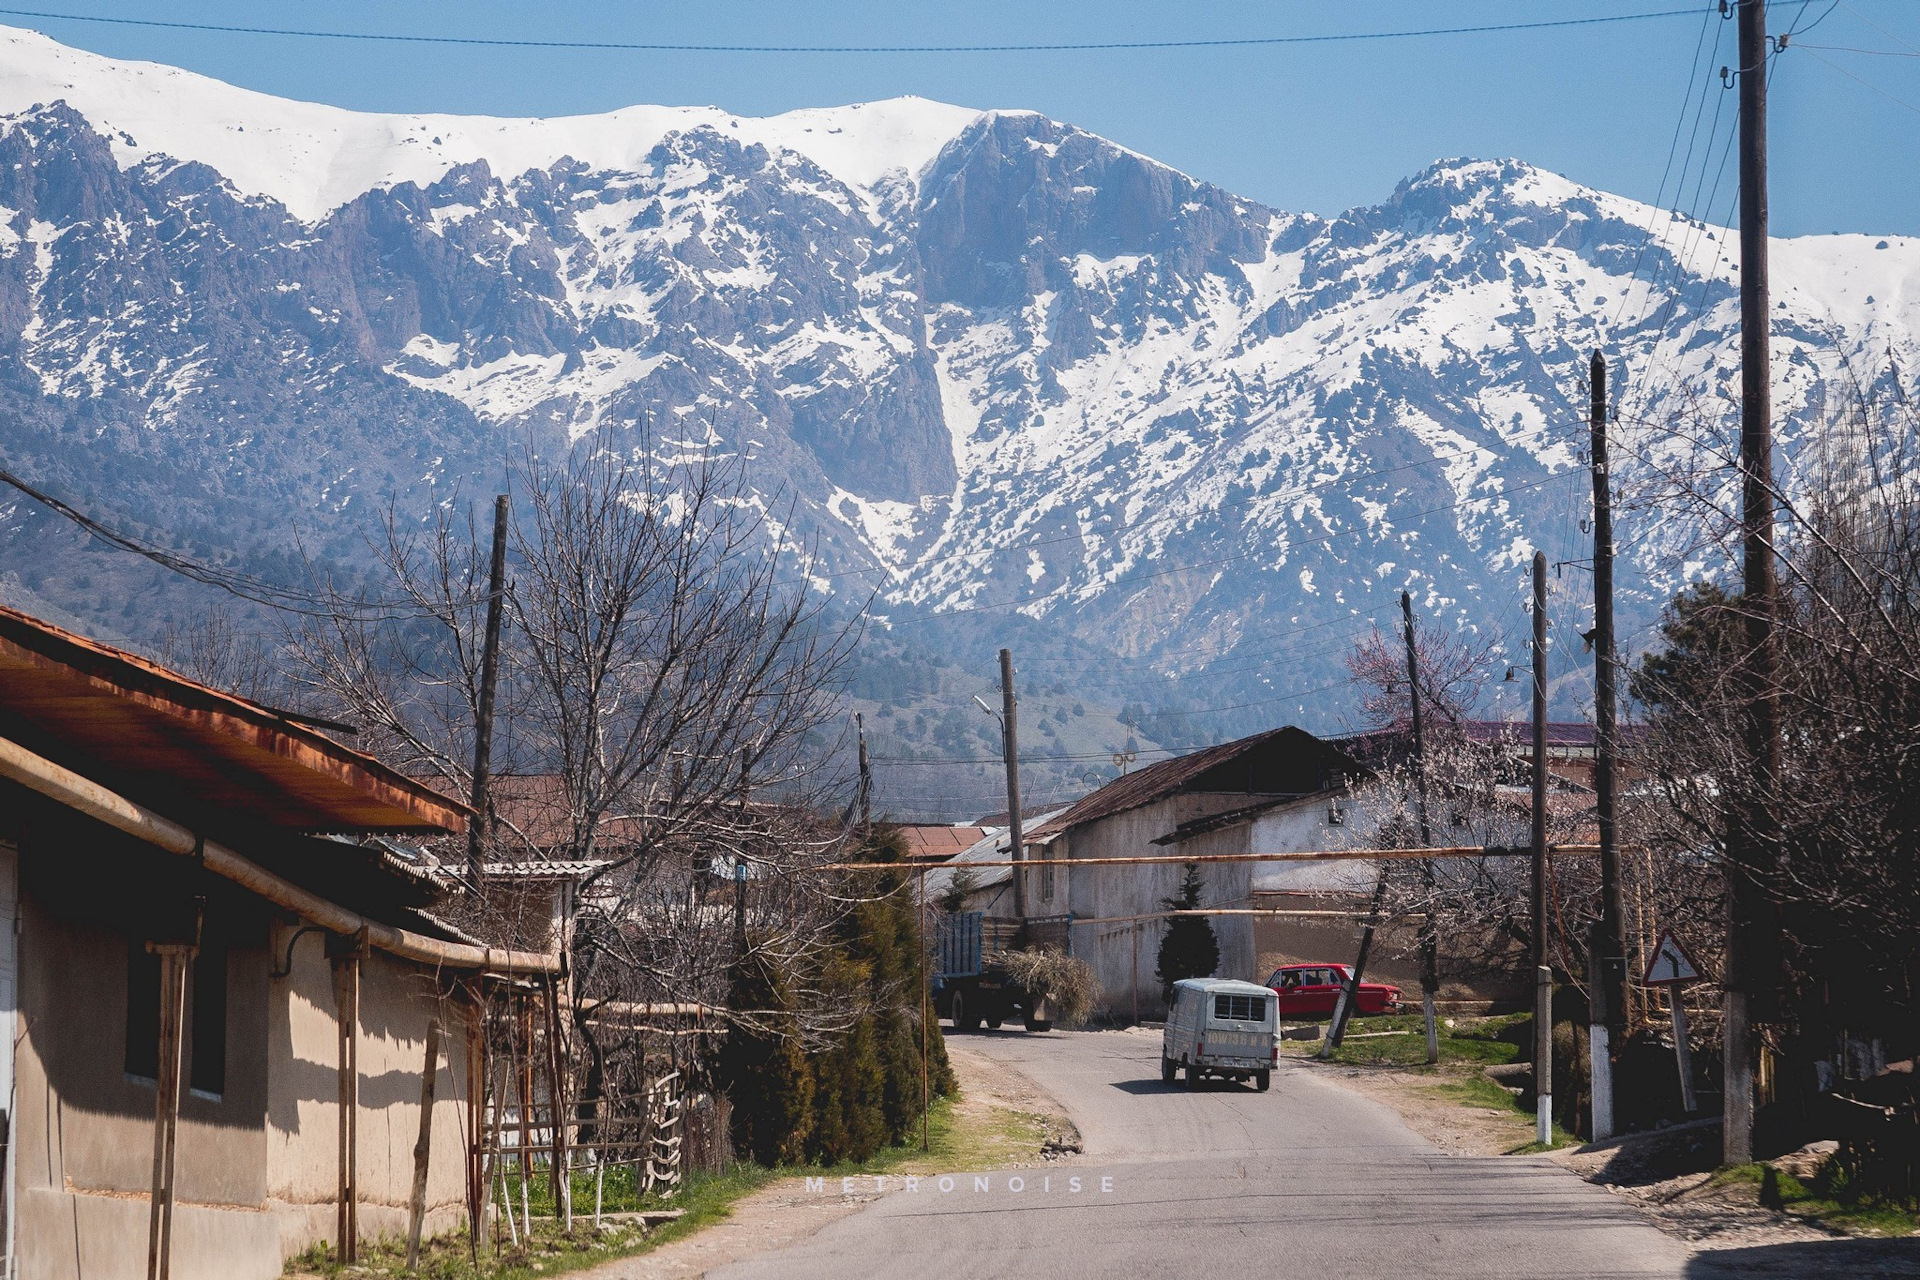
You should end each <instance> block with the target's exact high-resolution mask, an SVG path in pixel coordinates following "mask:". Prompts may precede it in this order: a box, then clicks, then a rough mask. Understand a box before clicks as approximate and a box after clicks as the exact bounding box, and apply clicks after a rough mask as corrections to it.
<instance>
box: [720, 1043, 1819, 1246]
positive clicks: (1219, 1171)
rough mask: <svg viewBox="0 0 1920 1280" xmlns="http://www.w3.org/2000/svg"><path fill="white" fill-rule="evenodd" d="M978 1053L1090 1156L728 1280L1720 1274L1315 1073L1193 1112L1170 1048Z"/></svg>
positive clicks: (877, 1214)
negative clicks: (1052, 1101) (1033, 1097)
mask: <svg viewBox="0 0 1920 1280" xmlns="http://www.w3.org/2000/svg"><path fill="white" fill-rule="evenodd" d="M969 1044H970V1047H974V1048H977V1049H979V1050H980V1051H981V1052H983V1053H985V1054H987V1055H988V1056H990V1057H993V1058H995V1059H998V1060H1000V1061H1003V1062H1006V1063H1009V1064H1012V1065H1014V1066H1016V1067H1018V1068H1019V1069H1020V1070H1021V1071H1023V1072H1025V1073H1026V1074H1027V1075H1028V1076H1029V1077H1031V1078H1032V1079H1033V1080H1034V1081H1035V1082H1036V1083H1038V1084H1039V1085H1041V1086H1042V1087H1043V1088H1045V1089H1047V1090H1048V1091H1049V1092H1051V1093H1052V1094H1053V1095H1054V1096H1055V1097H1057V1098H1058V1099H1060V1101H1061V1103H1062V1104H1063V1105H1064V1106H1065V1107H1066V1109H1067V1111H1068V1112H1069V1114H1071V1115H1072V1117H1073V1119H1074V1121H1075V1123H1076V1124H1078V1125H1079V1126H1080V1132H1081V1135H1082V1137H1083V1138H1084V1139H1085V1143H1086V1154H1085V1156H1084V1157H1083V1158H1081V1159H1079V1160H1075V1161H1072V1162H1071V1163H1068V1164H1061V1165H1055V1166H1052V1167H1048V1168H1040V1169H1029V1170H1018V1171H1014V1172H1013V1173H1012V1174H1009V1173H1005V1172H1002V1173H995V1174H992V1175H989V1182H988V1184H987V1185H988V1187H989V1189H988V1190H985V1191H980V1190H975V1189H974V1188H975V1180H974V1177H973V1176H971V1174H970V1171H967V1170H955V1174H956V1175H958V1176H956V1177H955V1178H954V1180H953V1182H952V1183H951V1184H950V1185H951V1186H952V1188H953V1189H952V1190H950V1191H947V1190H943V1189H942V1187H941V1185H940V1184H939V1183H937V1182H928V1181H922V1183H921V1184H920V1187H919V1189H918V1190H917V1191H912V1192H909V1191H906V1190H904V1189H900V1190H895V1191H894V1192H893V1194H890V1195H887V1196H885V1197H884V1198H882V1199H880V1200H879V1201H877V1202H875V1204H874V1205H873V1206H872V1207H871V1208H869V1209H867V1210H865V1211H863V1212H861V1213H858V1214H855V1215H853V1216H851V1217H848V1218H844V1219H842V1220H840V1221H838V1222H836V1223H834V1224H833V1225H831V1226H829V1227H827V1228H826V1229H825V1230H823V1231H821V1232H820V1233H819V1234H818V1235H816V1236H814V1237H813V1238H812V1239H810V1240H807V1241H804V1242H802V1243H800V1244H797V1245H795V1246H792V1247H790V1248H787V1249H783V1250H779V1251H777V1252H773V1253H768V1254H763V1255H761V1256H759V1257H758V1258H755V1259H753V1260H752V1261H750V1262H746V1263H742V1264H739V1265H736V1266H733V1267H729V1268H726V1269H723V1270H721V1271H718V1272H715V1273H714V1275H715V1277H716V1280H774V1278H776V1277H777V1278H778V1280H808V1278H811V1277H818V1278H819V1280H854V1278H855V1277H865V1276H871V1277H876V1278H878V1277H887V1278H889V1280H908V1278H912V1277H925V1278H926V1280H936V1278H937V1280H953V1278H965V1280H996V1278H998V1277H1048V1278H1050V1280H1051V1278H1054V1277H1059V1278H1061V1280H1068V1278H1077V1277H1089V1278H1092V1277H1099V1278H1100V1280H1120V1278H1122V1277H1125V1278H1126V1280H1133V1278H1134V1277H1162V1276H1165V1277H1186V1276H1196V1277H1207V1278H1208V1280H1240V1278H1241V1277H1246V1278H1247V1280H1255V1278H1259V1280H1266V1278H1267V1277H1276V1276H1286V1277H1293V1276H1298V1277H1302V1278H1303V1280H1372V1278H1373V1277H1395V1278H1396V1280H1399V1278H1401V1277H1404V1278H1406V1280H1443V1278H1445V1277H1456V1276H1457V1277H1472V1278H1473V1280H1492V1278H1495V1277H1526V1278H1528V1280H1532V1278H1533V1277H1552V1278H1553V1280H1566V1278H1567V1277H1594V1278H1599V1277H1616V1276H1633V1277H1645V1276H1660V1277H1683V1276H1688V1277H1690V1276H1700V1275H1715V1276H1718V1275H1721V1274H1723V1273H1722V1272H1720V1271H1719V1270H1717V1269H1714V1270H1702V1269H1700V1264H1699V1263H1698V1262H1695V1263H1693V1264H1691V1266H1692V1268H1693V1269H1689V1268H1690V1264H1689V1261H1688V1252H1687V1250H1686V1249H1685V1248H1684V1247H1683V1246H1682V1245H1680V1244H1679V1243H1678V1242H1676V1241H1674V1240H1671V1239H1669V1238H1668V1237H1666V1236H1663V1235H1661V1234H1660V1233H1659V1232H1657V1231H1655V1230H1654V1229H1653V1228H1652V1227H1650V1226H1648V1225H1646V1224H1645V1222H1644V1220H1643V1219H1641V1218H1639V1217H1638V1216H1637V1215H1636V1214H1635V1213H1634V1212H1633V1211H1632V1209H1631V1208H1629V1207H1628V1206H1626V1205H1624V1204H1621V1203H1619V1202H1618V1201H1616V1200H1615V1199H1614V1198H1613V1197H1612V1196H1610V1195H1609V1194H1607V1193H1606V1192H1604V1191H1602V1190H1600V1189H1599V1188H1597V1187H1593V1186H1590V1185H1588V1184H1587V1183H1585V1182H1583V1181H1581V1180H1580V1179H1579V1178H1577V1177H1575V1176H1573V1175H1572V1174H1570V1173H1567V1172H1566V1171H1564V1170H1562V1169H1560V1168H1559V1167H1558V1166H1556V1165H1553V1164H1551V1163H1550V1162H1548V1161H1545V1160H1533V1159H1524V1158H1516V1157H1506V1158H1499V1159H1472V1158H1464V1157H1458V1156H1445V1155H1442V1154H1440V1153H1439V1152H1438V1151H1436V1150H1435V1149H1434V1148H1433V1147H1432V1146H1431V1145H1429V1144H1428V1143H1427V1142H1426V1141H1425V1140H1423V1139H1422V1138H1420V1137H1418V1136H1417V1135H1415V1134H1414V1133H1413V1132H1412V1131H1411V1130H1409V1129H1408V1128H1407V1127H1406V1126H1405V1125H1404V1124H1402V1123H1401V1122H1400V1119H1399V1117H1398V1116H1396V1115H1394V1114H1393V1113H1392V1112H1391V1111H1389V1110H1387V1109H1386V1108H1384V1107H1382V1106H1380V1105H1379V1104H1377V1103H1373V1102H1370V1101H1368V1100H1366V1099H1364V1098H1361V1097H1358V1096H1356V1095H1354V1094H1351V1093H1348V1092H1347V1091H1345V1090H1343V1089H1341V1088H1339V1087H1338V1086H1336V1085H1334V1084H1331V1083H1329V1082H1328V1081H1327V1080H1325V1079H1322V1078H1319V1077H1318V1076H1316V1075H1315V1074H1314V1073H1313V1071H1312V1070H1311V1069H1310V1068H1306V1067H1300V1066H1291V1067H1283V1068H1282V1069H1281V1070H1279V1071H1277V1072H1276V1073H1275V1075H1274V1078H1273V1088H1272V1090H1271V1091H1270V1092H1268V1093H1264V1094H1262V1093H1256V1092H1254V1091H1253V1089H1252V1087H1251V1086H1233V1085H1227V1084H1219V1083H1215V1084H1212V1085H1211V1086H1210V1087H1209V1088H1207V1089H1205V1090H1203V1091H1201V1092H1199V1093H1192V1094H1190V1093H1187V1092H1186V1091H1185V1090H1184V1089H1183V1088H1182V1087H1180V1086H1163V1085H1162V1084H1161V1083H1160V1077H1159V1038H1158V1037H1157V1036H1146V1035H1140V1034H1129V1033H1124V1032H1099V1033H1072V1032H1053V1033H1049V1034H1047V1035H1039V1036H1029V1035H1027V1034H1025V1033H1019V1032H1014V1033H1005V1034H1000V1035H991V1034H989V1035H980V1036H976V1037H973V1038H971V1039H970V1041H969ZM1014 1177H1018V1178H1020V1179H1021V1181H1022V1183H1023V1184H1024V1185H1022V1186H1021V1187H1020V1188H1019V1189H1015V1186H1014V1185H1013V1184H1012V1181H1011V1179H1012V1178H1014ZM1073 1177H1078V1178H1079V1179H1080V1190H1079V1191H1078V1192H1077V1193H1075V1192H1074V1191H1073V1190H1072V1189H1071V1187H1070V1184H1069V1182H1068V1179H1069V1178H1073ZM1107 1180H1110V1181H1107ZM894 1185H897V1184H896V1183H895V1182H893V1181H890V1183H889V1186H890V1187H891V1186H894ZM859 1186H860V1189H861V1190H868V1189H871V1187H872V1180H871V1179H863V1180H861V1182H860V1184H859ZM1108 1187H1110V1188H1111V1189H1110V1190H1109V1189H1105V1188H1108ZM838 1190H839V1188H838V1187H837V1186H835V1187H832V1188H831V1189H830V1191H831V1192H837V1191H838ZM1775 1274H1798V1273H1795V1272H1778V1273H1775Z"/></svg>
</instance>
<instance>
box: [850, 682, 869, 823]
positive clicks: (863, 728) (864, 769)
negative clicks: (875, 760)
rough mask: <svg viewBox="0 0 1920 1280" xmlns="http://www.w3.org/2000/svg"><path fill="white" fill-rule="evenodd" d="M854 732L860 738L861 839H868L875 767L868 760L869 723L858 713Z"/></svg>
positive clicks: (855, 714)
mask: <svg viewBox="0 0 1920 1280" xmlns="http://www.w3.org/2000/svg"><path fill="white" fill-rule="evenodd" d="M853 727H854V732H855V733H857V734H858V735H859V737H860V838H861V839H862V840H865V839H867V838H868V837H869V836H871V835H872V834H873V765H872V762H871V761H869V760H868V758H867V721H866V717H865V716H863V715H861V714H860V713H859V712H858V711H856V712H854V713H853Z"/></svg>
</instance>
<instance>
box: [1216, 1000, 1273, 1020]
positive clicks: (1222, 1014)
mask: <svg viewBox="0 0 1920 1280" xmlns="http://www.w3.org/2000/svg"><path fill="white" fill-rule="evenodd" d="M1213 1017H1214V1020H1215V1021H1216V1022H1265V1021H1266V1020H1267V999H1266V997H1265V996H1238V995H1218V996H1215V997H1214V998H1213Z"/></svg>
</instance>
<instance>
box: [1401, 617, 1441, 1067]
mask: <svg viewBox="0 0 1920 1280" xmlns="http://www.w3.org/2000/svg"><path fill="white" fill-rule="evenodd" d="M1400 617H1401V619H1402V621H1404V622H1405V623H1406V632H1407V702H1408V705H1409V706H1410V707H1412V709H1413V785H1414V790H1413V795H1414V816H1415V818H1416V819H1417V820H1418V822H1419V824H1420V843H1421V844H1422V845H1424V846H1425V847H1427V848H1429V849H1431V848H1432V847H1433V829H1432V825H1431V824H1430V823H1429V822H1428V820H1427V736H1426V731H1425V727H1424V725H1423V724H1422V722H1421V717H1420V659H1419V656H1418V653H1417V651H1416V649H1415V646H1414V642H1413V597H1412V596H1411V595H1409V594H1408V593H1407V592H1405V591H1402V592H1401V593H1400ZM1420 882H1421V887H1422V888H1424V889H1425V890H1426V896H1427V899H1428V900H1427V904H1426V915H1425V917H1424V918H1422V920H1421V921H1420V1007H1421V1010H1422V1012H1423V1013H1425V1015H1426V1025H1427V1061H1428V1062H1429V1063H1435V1062H1438V1061H1440V1024H1439V1020H1438V1019H1437V1017H1436V1016H1435V1012H1434V1007H1433V1000H1434V994H1435V993H1436V992H1438V991H1439V990H1440V938H1439V934H1438V930H1437V926H1436V925H1435V924H1434V906H1433V901H1432V899H1433V859H1432V858H1426V859H1423V860H1422V861H1421V863H1420Z"/></svg>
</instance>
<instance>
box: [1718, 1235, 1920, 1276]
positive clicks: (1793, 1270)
mask: <svg viewBox="0 0 1920 1280" xmlns="http://www.w3.org/2000/svg"><path fill="white" fill-rule="evenodd" d="M1686 1274H1687V1277H1688V1280H1732V1277H1735V1276H1740V1277H1751V1276H1783V1277H1786V1276H1790V1277H1792V1278H1793V1280H1875V1278H1876V1277H1882V1276H1885V1277H1894V1276H1920V1238H1908V1239H1905V1240H1799V1241H1795V1242H1793V1243H1791V1244H1768V1245H1757V1246H1755V1247H1753V1248H1749V1249H1710V1250H1707V1251H1706V1252H1704V1253H1700V1254H1697V1255H1695V1257H1694V1258H1693V1259H1692V1261H1690V1262H1688V1263H1687V1271H1686Z"/></svg>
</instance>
